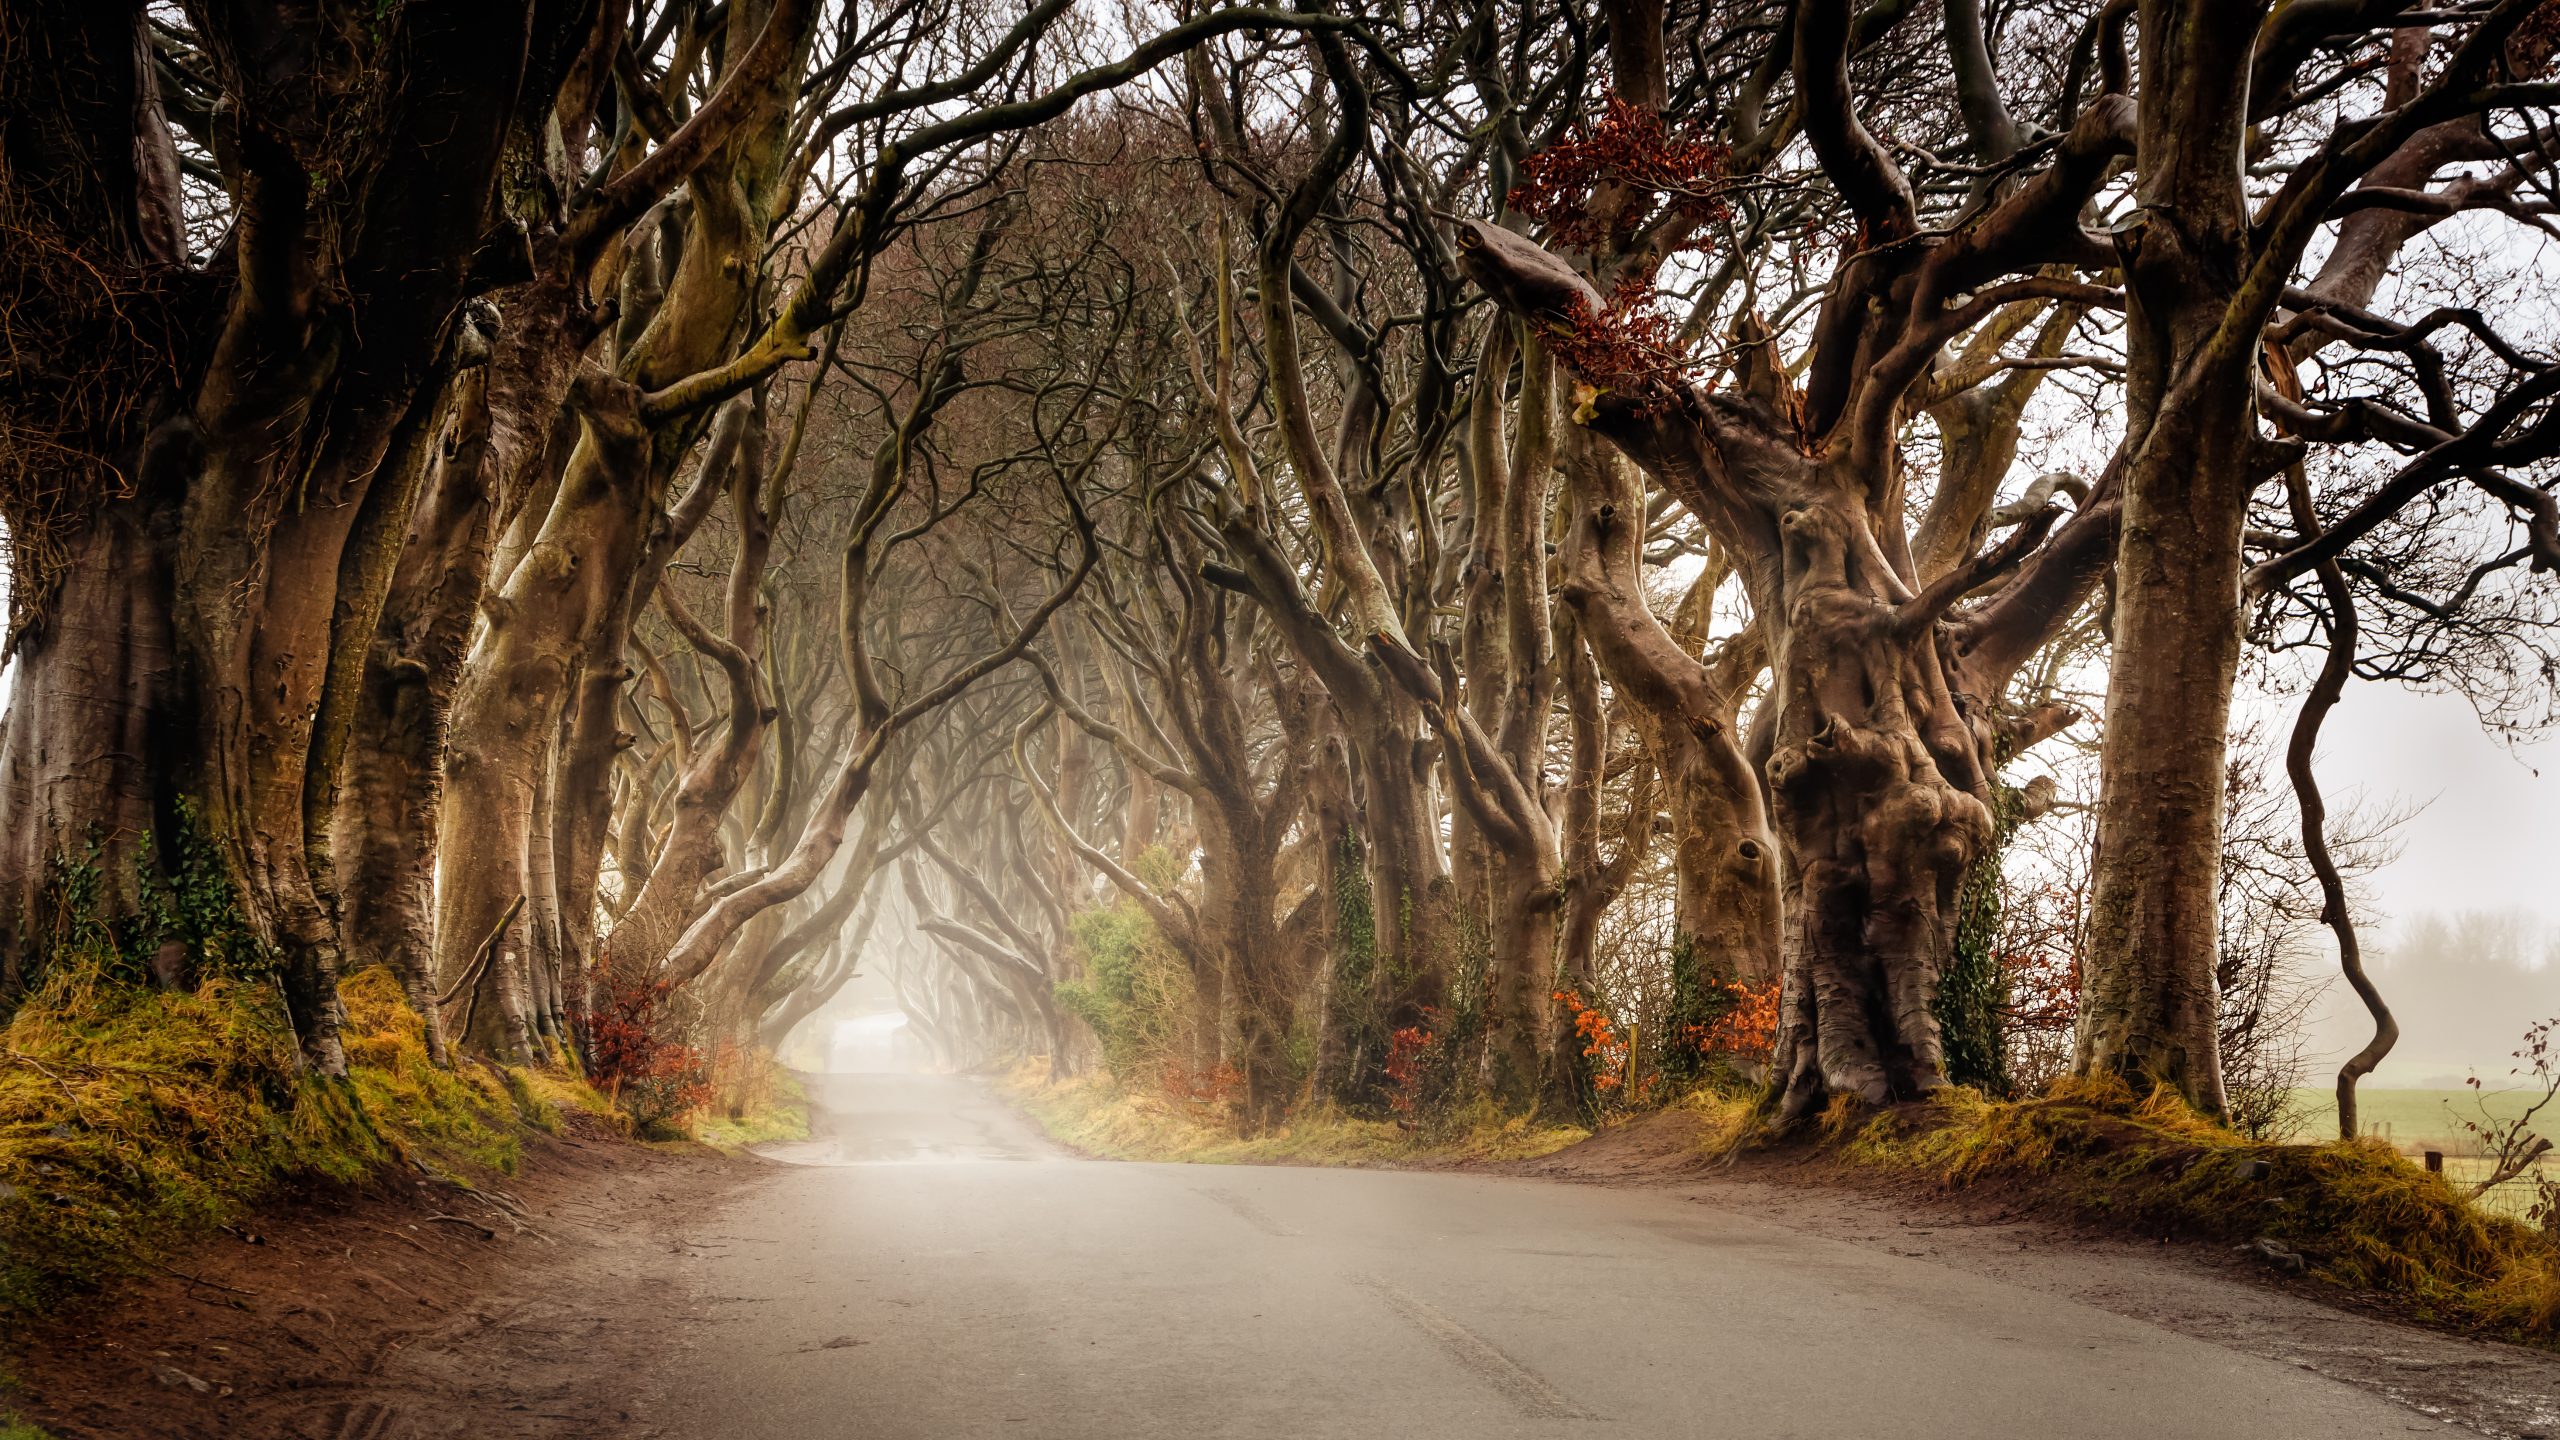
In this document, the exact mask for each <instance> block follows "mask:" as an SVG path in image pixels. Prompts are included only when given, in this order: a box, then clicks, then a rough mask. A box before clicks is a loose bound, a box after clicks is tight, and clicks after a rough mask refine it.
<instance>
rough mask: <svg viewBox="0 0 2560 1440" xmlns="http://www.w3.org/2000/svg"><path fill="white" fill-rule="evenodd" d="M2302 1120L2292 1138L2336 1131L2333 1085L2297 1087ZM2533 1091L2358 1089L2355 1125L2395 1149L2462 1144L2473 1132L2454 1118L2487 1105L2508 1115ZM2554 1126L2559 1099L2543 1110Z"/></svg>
mask: <svg viewBox="0 0 2560 1440" xmlns="http://www.w3.org/2000/svg"><path fill="white" fill-rule="evenodd" d="M2293 1094H2294V1100H2295V1110H2296V1113H2297V1114H2299V1115H2300V1117H2301V1119H2300V1122H2299V1123H2298V1124H2297V1125H2296V1127H2295V1131H2294V1135H2293V1137H2292V1138H2294V1139H2299V1140H2325V1139H2328V1138H2329V1137H2330V1136H2333V1135H2335V1134H2337V1133H2338V1096H2337V1092H2335V1091H2333V1090H2309V1089H2305V1090H2296V1091H2294V1092H2293ZM2533 1098H2534V1097H2533V1096H2530V1095H2527V1094H2525V1093H2524V1092H2523V1091H2520V1090H2508V1091H2503V1092H2501V1091H2490V1092H2487V1093H2481V1092H2475V1091H2471V1090H2373V1089H2359V1090H2357V1091H2356V1127H2357V1128H2358V1129H2360V1130H2362V1131H2364V1133H2365V1134H2367V1135H2370V1136H2373V1137H2375V1138H2376V1139H2380V1140H2385V1141H2388V1142H2390V1143H2391V1145H2392V1146H2393V1147H2395V1148H2397V1149H2401V1150H2406V1151H2409V1152H2411V1153H2415V1152H2417V1151H2420V1150H2428V1149H2435V1150H2447V1151H2448V1153H2451V1150H2450V1149H2449V1148H2448V1147H2452V1148H2457V1149H2458V1148H2460V1145H2461V1142H2466V1141H2468V1140H2469V1139H2470V1134H2469V1132H2467V1131H2465V1130H2464V1129H2463V1128H2462V1127H2461V1126H2460V1125H2458V1124H2456V1123H2455V1121H2456V1120H2457V1119H2466V1120H2478V1119H2479V1118H2480V1117H2481V1112H2482V1111H2484V1110H2485V1111H2487V1112H2488V1114H2489V1116H2490V1118H2491V1119H2492V1120H2493V1121H2505V1120H2511V1119H2513V1118H2515V1117H2516V1116H2517V1115H2520V1114H2522V1113H2523V1112H2524V1109H2525V1107H2526V1106H2527V1105H2529V1104H2531V1103H2532V1101H2533ZM2543 1117H2544V1118H2545V1119H2547V1120H2549V1121H2550V1122H2551V1128H2552V1129H2554V1130H2560V1103H2555V1104H2553V1105H2552V1106H2551V1107H2550V1108H2549V1109H2547V1110H2545V1111H2544V1112H2543Z"/></svg>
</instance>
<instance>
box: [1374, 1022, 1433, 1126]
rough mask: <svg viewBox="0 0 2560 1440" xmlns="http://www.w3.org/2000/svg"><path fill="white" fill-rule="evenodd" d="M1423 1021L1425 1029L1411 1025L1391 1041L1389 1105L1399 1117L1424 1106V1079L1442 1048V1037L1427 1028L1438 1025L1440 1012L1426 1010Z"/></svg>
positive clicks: (1389, 1051) (1388, 1050) (1396, 1034)
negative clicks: (1440, 1047)
mask: <svg viewBox="0 0 2560 1440" xmlns="http://www.w3.org/2000/svg"><path fill="white" fill-rule="evenodd" d="M1422 1018H1423V1020H1424V1021H1425V1022H1426V1024H1425V1025H1408V1026H1406V1027H1404V1028H1403V1029H1401V1030H1398V1031H1397V1032H1395V1033H1394V1034H1393V1035H1390V1036H1388V1037H1387V1085H1388V1087H1389V1088H1388V1091H1387V1104H1388V1105H1390V1106H1392V1107H1393V1108H1394V1110H1395V1112H1396V1113H1397V1114H1399V1115H1410V1114H1412V1113H1413V1112H1414V1111H1415V1109H1416V1108H1418V1107H1419V1106H1420V1105H1421V1103H1422V1082H1423V1078H1424V1076H1425V1075H1427V1074H1428V1073H1429V1070H1430V1061H1431V1058H1432V1052H1433V1051H1435V1050H1436V1049H1438V1048H1439V1045H1440V1037H1439V1036H1438V1035H1437V1034H1434V1033H1433V1032H1432V1031H1431V1030H1430V1029H1428V1028H1426V1026H1427V1025H1429V1024H1437V1023H1438V1019H1439V1012H1438V1011H1436V1010H1428V1009H1426V1010H1424V1011H1423V1012H1422Z"/></svg>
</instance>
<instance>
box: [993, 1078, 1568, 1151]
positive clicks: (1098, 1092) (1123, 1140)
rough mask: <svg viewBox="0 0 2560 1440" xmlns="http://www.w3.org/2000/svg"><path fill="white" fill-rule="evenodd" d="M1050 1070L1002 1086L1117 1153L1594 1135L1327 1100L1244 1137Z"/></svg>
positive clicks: (1499, 1147) (1418, 1147)
mask: <svg viewBox="0 0 2560 1440" xmlns="http://www.w3.org/2000/svg"><path fill="white" fill-rule="evenodd" d="M1047 1074H1048V1062H1047V1061H1045V1060H1041V1061H1034V1062H1030V1063H1027V1064H1025V1065H1023V1066H1022V1067H1020V1068H1018V1069H1016V1070H1015V1071H1013V1072H1012V1073H1011V1074H1010V1075H1007V1076H1005V1077H1003V1078H1002V1079H1001V1080H999V1081H998V1085H999V1088H1001V1089H1002V1090H1003V1091H1004V1093H1005V1094H1007V1095H1008V1096H1010V1097H1012V1099H1013V1101H1014V1103H1015V1104H1017V1105H1019V1106H1021V1107H1022V1109H1023V1110H1024V1111H1025V1112H1026V1113H1028V1114H1029V1115H1030V1116H1031V1117H1032V1118H1033V1119H1034V1120H1036V1121H1038V1122H1039V1123H1040V1127H1041V1128H1042V1129H1044V1130H1046V1131H1048V1132H1049V1134H1050V1135H1051V1136H1052V1137H1054V1138H1056V1139H1058V1140H1060V1141H1062V1142H1064V1143H1066V1144H1068V1145H1072V1146H1074V1147H1075V1148H1077V1149H1079V1150H1083V1151H1086V1152H1088V1153H1091V1154H1095V1155H1103V1156H1108V1157H1110V1158H1112V1159H1115V1160H1162V1161H1182V1162H1187V1163H1192V1164H1203V1165H1393V1164H1404V1163H1411V1162H1414V1161H1465V1160H1478V1161H1482V1160H1531V1159H1536V1158H1537V1157H1539V1156H1542V1155H1552V1154H1554V1153H1555V1152H1556V1151H1558V1150H1561V1149H1563V1148H1565V1147H1566V1146H1568V1145H1571V1144H1574V1143H1575V1142H1577V1141H1581V1140H1585V1139H1588V1138H1590V1134H1591V1132H1590V1131H1588V1130H1584V1129H1580V1128H1578V1127H1575V1126H1570V1125H1542V1124H1539V1123H1537V1122H1536V1121H1534V1120H1531V1119H1528V1118H1525V1117H1521V1116H1505V1115H1503V1114H1501V1113H1500V1112H1499V1111H1497V1110H1495V1109H1494V1108H1493V1106H1492V1105H1491V1104H1490V1103H1489V1102H1485V1103H1479V1104H1478V1105H1476V1106H1473V1107H1469V1108H1463V1109H1461V1110H1460V1111H1459V1112H1458V1113H1456V1114H1454V1115H1451V1116H1449V1117H1448V1118H1446V1119H1445V1120H1443V1121H1440V1122H1438V1123H1436V1124H1431V1125H1424V1126H1416V1127H1415V1128H1411V1129H1408V1128H1406V1127H1404V1126H1402V1125H1398V1124H1395V1123H1393V1122H1391V1121H1383V1120H1363V1119H1359V1118H1357V1117H1355V1116H1351V1115H1345V1114H1343V1113H1341V1112H1340V1111H1337V1110H1332V1109H1321V1108H1320V1109H1315V1110H1310V1111H1304V1112H1301V1113H1300V1114H1298V1115H1296V1116H1294V1117H1292V1118H1291V1119H1290V1121H1289V1123H1288V1124H1286V1125H1283V1126H1281V1127H1279V1128H1278V1129H1275V1130H1272V1131H1270V1132H1268V1133H1266V1134H1262V1135H1253V1136H1239V1135H1238V1134H1236V1132H1235V1130H1234V1128H1233V1126H1231V1125H1229V1124H1227V1123H1226V1122H1225V1120H1224V1119H1223V1117H1221V1116H1220V1115H1219V1114H1218V1113H1217V1111H1216V1110H1215V1109H1214V1108H1213V1107H1210V1106H1206V1105H1193V1104H1187V1103H1183V1102H1180V1101H1175V1100H1170V1099H1167V1098H1165V1097H1162V1096H1159V1095H1152V1094H1146V1093H1142V1092H1138V1091H1134V1090H1128V1089H1123V1088H1122V1087H1121V1086H1119V1085H1118V1084H1116V1083H1114V1082H1113V1081H1112V1080H1110V1079H1109V1078H1108V1077H1104V1076H1094V1077H1089V1078H1085V1079H1078V1080H1068V1081H1062V1082H1058V1083H1050V1082H1049V1081H1048V1079H1047Z"/></svg>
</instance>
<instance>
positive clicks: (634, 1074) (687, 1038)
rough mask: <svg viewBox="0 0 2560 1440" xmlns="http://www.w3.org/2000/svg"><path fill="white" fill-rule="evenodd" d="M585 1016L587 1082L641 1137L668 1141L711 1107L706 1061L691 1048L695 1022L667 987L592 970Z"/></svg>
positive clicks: (606, 967)
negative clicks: (592, 998)
mask: <svg viewBox="0 0 2560 1440" xmlns="http://www.w3.org/2000/svg"><path fill="white" fill-rule="evenodd" d="M595 995H596V1005H595V1008H594V1010H593V1011H592V1012H591V1013H590V1014H589V1016H588V1017H587V1075H588V1078H590V1079H591V1080H593V1081H594V1082H595V1083H596V1085H597V1086H598V1087H599V1088H601V1089H602V1090H603V1091H604V1092H605V1094H606V1095H607V1096H609V1097H611V1099H612V1100H613V1103H614V1104H615V1105H616V1106H617V1107H619V1108H620V1109H621V1111H622V1113H623V1114H625V1115H628V1116H629V1117H631V1123H632V1124H633V1125H635V1126H637V1127H638V1128H639V1131H640V1133H641V1134H642V1135H644V1136H648V1137H650V1138H652V1139H673V1138H676V1137H677V1136H679V1135H681V1134H682V1132H683V1122H684V1120H685V1119H686V1117H688V1116H690V1115H692V1114H693V1113H694V1112H695V1111H697V1110H700V1109H701V1108H702V1107H703V1106H705V1105H708V1104H710V1103H711V1095H712V1072H711V1059H710V1057H709V1056H707V1055H705V1054H704V1053H703V1051H702V1049H701V1048H700V1047H699V1046H698V1045H696V1044H694V1043H693V1040H694V1037H695V1032H696V1031H697V1030H698V1028H699V1017H698V1016H696V1015H695V1014H693V1013H692V1011H691V1008H690V1007H689V1005H687V1004H685V1003H683V1002H682V997H679V996H678V995H677V994H676V990H675V987H674V986H672V985H670V984H668V983H667V982H666V981H664V980H660V979H658V978H656V977H655V976H646V975H632V974H628V973H625V972H624V971H622V970H620V969H617V968H616V967H614V966H613V965H612V964H611V963H609V962H608V963H606V964H603V965H599V966H597V967H596V971H595Z"/></svg>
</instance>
